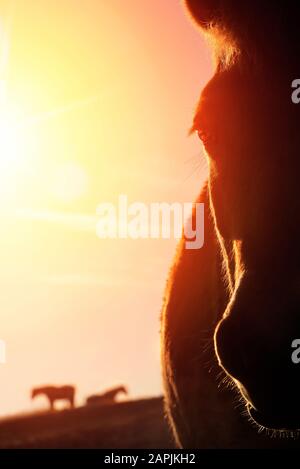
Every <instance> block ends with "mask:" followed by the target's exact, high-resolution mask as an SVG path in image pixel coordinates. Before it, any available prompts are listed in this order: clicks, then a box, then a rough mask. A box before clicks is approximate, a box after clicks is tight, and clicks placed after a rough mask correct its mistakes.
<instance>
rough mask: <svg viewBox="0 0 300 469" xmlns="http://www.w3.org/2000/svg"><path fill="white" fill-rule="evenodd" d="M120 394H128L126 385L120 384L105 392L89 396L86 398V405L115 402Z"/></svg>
mask: <svg viewBox="0 0 300 469" xmlns="http://www.w3.org/2000/svg"><path fill="white" fill-rule="evenodd" d="M119 394H128V390H127V388H125V386H119V387H116V388H113V389H109V390H108V391H106V392H104V393H103V394H94V395H92V396H89V397H88V398H87V400H86V405H99V404H101V405H102V404H104V405H105V404H114V403H115V402H116V399H117V396H118V395H119Z"/></svg>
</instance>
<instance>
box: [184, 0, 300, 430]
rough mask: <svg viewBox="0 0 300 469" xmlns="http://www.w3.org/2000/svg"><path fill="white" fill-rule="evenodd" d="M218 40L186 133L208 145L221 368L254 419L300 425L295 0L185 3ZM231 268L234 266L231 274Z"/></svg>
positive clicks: (299, 37) (299, 111)
mask: <svg viewBox="0 0 300 469" xmlns="http://www.w3.org/2000/svg"><path fill="white" fill-rule="evenodd" d="M186 5H187V7H188V9H189V12H190V13H191V15H192V17H193V18H194V20H195V21H196V22H197V24H198V25H200V27H201V28H202V29H203V30H204V31H205V33H206V34H208V35H209V36H211V37H212V38H213V39H214V44H215V53H216V63H217V66H216V71H215V74H214V76H213V77H212V79H211V80H210V82H209V83H208V84H207V86H206V87H205V89H204V90H203V92H202V94H201V98H200V102H199V105H198V108H197V111H196V115H195V120H194V126H193V130H195V131H196V132H197V133H198V135H199V137H200V139H201V140H202V143H203V145H204V148H205V153H206V155H207V159H208V167H209V196H210V206H211V212H212V215H213V219H214V223H215V228H216V232H217V235H218V239H219V242H220V247H221V248H222V253H223V257H224V265H225V267H226V275H225V277H226V278H225V281H226V287H227V289H228V304H227V307H226V310H225V311H224V312H223V313H224V314H223V317H222V319H221V321H220V322H219V323H218V326H217V328H216V330H215V352H216V354H217V358H218V361H219V364H220V366H221V367H222V368H223V369H224V370H225V372H226V373H227V375H228V376H230V377H231V378H232V380H233V382H234V383H235V385H236V387H237V389H238V390H239V392H240V395H241V396H242V397H243V398H244V400H245V403H246V406H247V409H248V411H249V414H250V416H251V417H252V418H253V419H254V420H255V421H256V422H257V423H258V424H260V425H262V426H264V427H268V428H275V429H295V428H300V406H299V399H300V397H299V389H300V365H299V366H298V367H297V365H295V364H294V363H293V362H292V360H291V353H292V349H291V344H292V341H293V340H294V339H295V338H296V337H297V335H298V336H299V333H300V314H299V313H300V290H299V276H300V275H299V265H300V249H299V240H300V220H298V215H300V210H299V209H300V197H299V193H298V192H299V184H300V158H299V153H300V132H299V129H298V126H299V118H300V105H299V106H297V105H296V104H294V103H293V102H292V99H291V93H292V90H291V84H292V81H293V80H294V79H296V78H299V75H300V63H298V62H299V60H300V59H299V58H300V29H299V24H298V19H297V15H295V12H294V11H293V3H292V2H291V1H288V0H287V1H284V2H283V1H281V0H279V1H278V2H277V3H276V4H274V6H271V5H270V4H269V3H268V2H261V1H258V0H252V1H247V0H245V1H243V2H235V1H233V0H227V1H225V0H186ZM232 265H233V268H232V267H231V266H232Z"/></svg>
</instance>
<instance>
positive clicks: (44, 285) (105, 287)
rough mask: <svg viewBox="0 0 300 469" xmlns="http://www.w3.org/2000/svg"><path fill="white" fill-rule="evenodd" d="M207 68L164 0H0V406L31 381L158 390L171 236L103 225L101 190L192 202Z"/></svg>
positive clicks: (22, 401)
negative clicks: (193, 133)
mask: <svg viewBox="0 0 300 469" xmlns="http://www.w3.org/2000/svg"><path fill="white" fill-rule="evenodd" d="M211 74H212V65H211V60H210V53H209V50H208V47H207V45H206V44H205V42H204V40H203V39H202V38H201V37H200V35H199V34H198V33H197V31H196V29H195V28H193V26H192V25H191V23H190V22H189V21H188V19H187V18H186V17H185V15H184V11H183V8H182V5H181V2H180V1H179V0H178V1H176V0H175V1H169V0H163V1H162V0H151V1H149V0H109V1H106V0H85V1H84V2H83V1H82V0H1V1H0V211H1V243H0V260H1V262H0V277H1V279H0V280H1V283H0V284H1V294H0V317H1V322H0V325H1V327H0V339H2V340H4V341H5V342H6V347H7V363H6V364H5V365H0V383H1V400H0V414H1V415H5V414H11V413H17V412H19V411H31V410H33V409H37V408H39V407H43V406H44V405H46V403H45V401H43V398H40V399H37V401H36V402H35V403H31V401H30V397H29V396H30V389H31V387H33V386H37V385H43V384H72V383H74V384H76V386H77V388H78V399H77V403H78V404H80V403H81V402H82V400H83V399H84V398H85V396H87V395H88V394H89V393H95V392H101V390H103V389H105V388H107V387H110V386H113V385H116V384H119V383H120V384H126V385H128V387H129V390H130V393H131V396H132V397H138V396H151V395H158V394H160V393H161V378H160V363H159V314H160V309H161V303H162V297H163V290H164V285H165V280H166V277H167V273H168V270H169V266H170V263H171V260H172V257H173V254H174V250H175V246H176V241H175V240H139V241H134V240H100V239H98V238H97V236H96V231H95V226H94V224H93V219H94V217H95V214H96V208H97V206H98V205H99V203H101V202H113V203H116V202H117V199H118V196H119V194H126V195H128V199H129V202H135V201H139V202H145V203H150V202H162V201H165V202H175V201H176V202H192V201H193V200H194V199H195V197H196V195H197V193H198V192H199V190H200V187H201V184H202V182H203V180H204V178H205V173H206V168H205V162H204V158H203V157H202V156H201V147H200V144H199V142H198V140H197V138H196V137H188V136H187V134H188V129H189V127H190V126H191V123H192V118H193V112H194V109H195V105H196V102H197V99H198V97H199V94H200V91H201V88H202V87H203V86H204V84H205V83H206V82H207V80H208V79H209V77H210V76H211Z"/></svg>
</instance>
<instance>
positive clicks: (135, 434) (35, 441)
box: [0, 398, 173, 449]
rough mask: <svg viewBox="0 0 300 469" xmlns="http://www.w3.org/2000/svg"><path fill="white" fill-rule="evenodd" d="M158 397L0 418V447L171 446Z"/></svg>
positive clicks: (120, 447) (121, 447)
mask: <svg viewBox="0 0 300 469" xmlns="http://www.w3.org/2000/svg"><path fill="white" fill-rule="evenodd" d="M172 447H173V443H172V439H171V437H170V433H169V429H168V426H167V423H166V421H165V418H164V415H163V403H162V399H161V398H152V399H142V400H137V401H128V402H121V403H116V404H111V405H102V406H100V405H97V406H85V407H78V408H76V409H73V410H62V411H55V412H42V413H36V414H29V415H20V416H16V417H11V418H7V419H3V420H1V421H0V448H1V449H3V448H13V449H14V448H16V449H17V448H109V449H110V448H112V449H115V448H119V449H123V448H124V449H125V448H149V449H151V448H172Z"/></svg>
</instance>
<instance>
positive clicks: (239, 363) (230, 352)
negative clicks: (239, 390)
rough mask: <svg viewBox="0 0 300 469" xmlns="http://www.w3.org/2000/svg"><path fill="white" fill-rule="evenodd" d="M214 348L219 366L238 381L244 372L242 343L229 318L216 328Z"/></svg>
mask: <svg viewBox="0 0 300 469" xmlns="http://www.w3.org/2000/svg"><path fill="white" fill-rule="evenodd" d="M215 348H216V352H217V356H218V359H219V363H220V365H221V366H222V367H223V368H224V369H225V371H226V372H227V373H228V374H230V375H231V376H232V377H233V378H236V379H238V380H240V379H241V378H242V376H243V374H244V370H245V366H244V362H243V349H242V341H241V337H240V333H239V331H238V329H237V327H236V326H235V325H234V323H233V321H232V320H231V318H230V317H227V318H225V319H223V320H222V321H221V322H220V323H219V325H218V326H217V329H216V331H215Z"/></svg>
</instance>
